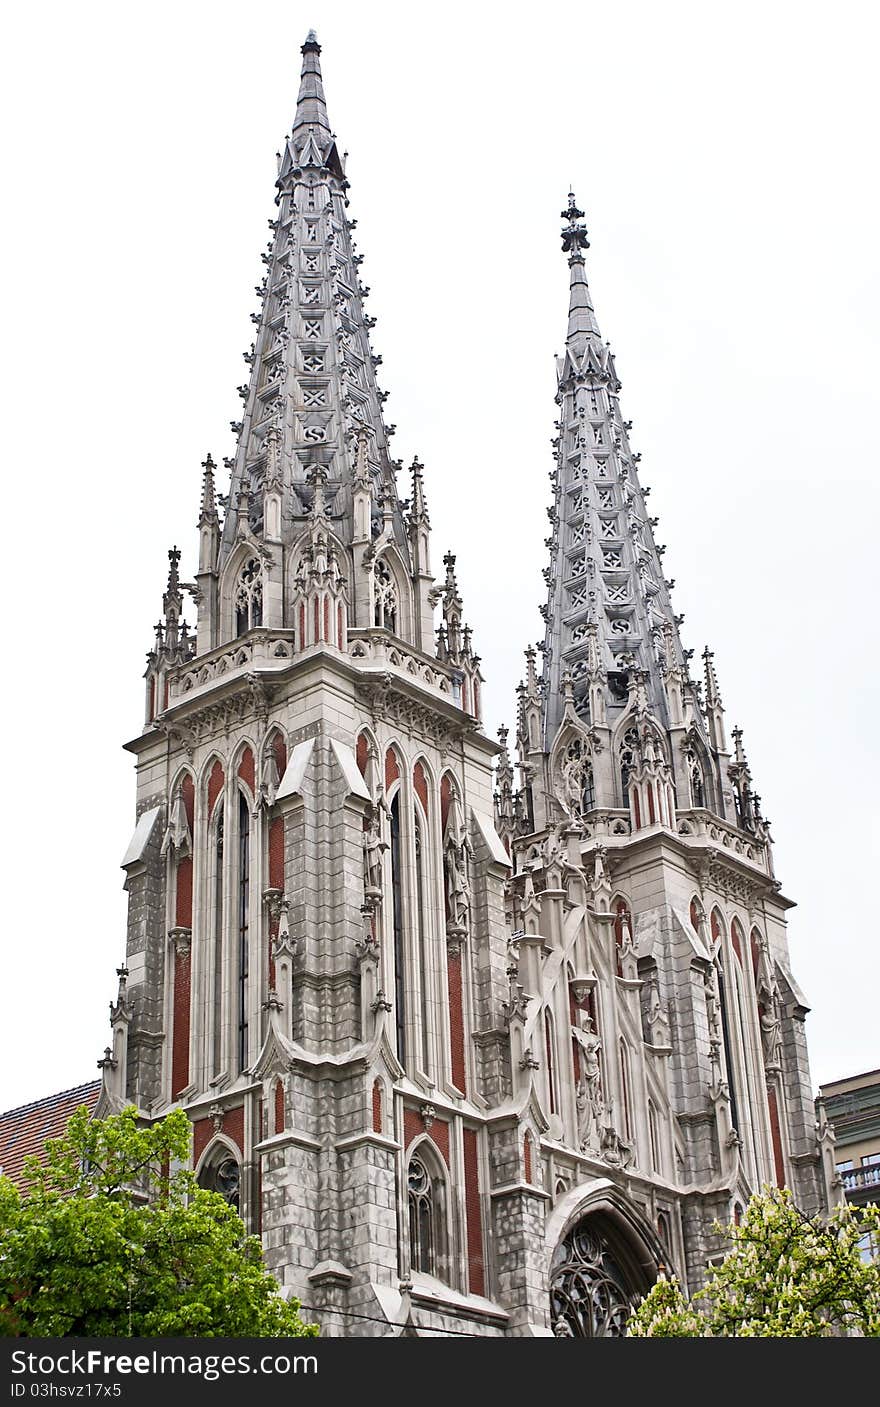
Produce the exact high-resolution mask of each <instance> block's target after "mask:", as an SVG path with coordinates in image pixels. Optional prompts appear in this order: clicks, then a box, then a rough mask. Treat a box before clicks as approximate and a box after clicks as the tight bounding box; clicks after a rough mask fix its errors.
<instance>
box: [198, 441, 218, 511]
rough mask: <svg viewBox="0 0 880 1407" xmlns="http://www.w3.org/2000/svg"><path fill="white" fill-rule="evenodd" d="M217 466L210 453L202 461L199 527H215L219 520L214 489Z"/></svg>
mask: <svg viewBox="0 0 880 1407" xmlns="http://www.w3.org/2000/svg"><path fill="white" fill-rule="evenodd" d="M216 467H217V466H216V465H215V463H214V461H213V459H212V458H211V452H210V450H209V451H208V454H207V457H206V458H205V459H203V460H202V468H203V469H204V471H205V472H204V474H203V475H202V506H201V511H200V513H199V527H200V528H204V527H207V526H213V524H214V523H216V522H217V521H218V519H217V496H216V493H215V489H214V470H215V468H216Z"/></svg>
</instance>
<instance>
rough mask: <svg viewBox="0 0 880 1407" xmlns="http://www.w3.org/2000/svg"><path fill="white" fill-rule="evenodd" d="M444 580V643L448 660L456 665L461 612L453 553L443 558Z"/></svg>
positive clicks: (458, 656) (459, 646)
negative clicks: (447, 650)
mask: <svg viewBox="0 0 880 1407" xmlns="http://www.w3.org/2000/svg"><path fill="white" fill-rule="evenodd" d="M443 565H444V567H445V568H446V580H445V582H444V584H443V623H444V625H445V627H446V643H447V646H448V649H449V658H450V659H451V660H452V661H453V663H455V664H457V663H458V661H459V659H460V657H461V612H462V600H461V596H460V594H459V590H458V582H457V580H456V577H455V553H454V552H447V553H446V556H445V557H444V558H443Z"/></svg>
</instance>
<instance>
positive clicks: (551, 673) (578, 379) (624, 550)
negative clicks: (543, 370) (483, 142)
mask: <svg viewBox="0 0 880 1407" xmlns="http://www.w3.org/2000/svg"><path fill="white" fill-rule="evenodd" d="M562 218H563V221H564V225H563V230H562V247H563V250H564V252H565V253H567V255H568V263H569V270H570V292H569V310H568V326H567V334H566V346H565V354H564V356H562V357H561V358H560V359H559V360H558V363H557V393H556V402H557V405H558V406H559V419H558V421H557V424H556V430H557V433H556V436H555V437H554V440H553V449H554V467H553V470H552V472H551V475H550V477H551V482H552V483H553V485H554V489H555V495H554V502H553V505H552V506H551V507H550V508H549V509H548V515H549V518H550V523H551V529H552V530H551V535H550V537H549V538H548V539H547V545H548V546H549V548H550V566H549V568H548V569H547V571H546V572H545V578H546V580H547V583H548V595H547V602H546V605H544V606H543V607H542V608H541V614H542V615H543V617H544V621H545V635H544V642H543V646H542V653H543V656H544V667H543V689H542V701H543V702H542V707H543V713H544V729H543V733H544V746H545V747H547V748H549V747H550V746H551V745H552V742H553V739H554V737H555V735H556V731H557V729H558V727H559V725H560V723H561V721H562V718H563V715H564V712H565V690H564V688H563V678H564V676H565V675H566V673H570V675H571V680H572V687H573V691H574V706H575V709H576V711H577V713H578V715H579V716H580V717H581V718H582V719H583V720H584V721H585V722H588V721H589V722H592V723H594V724H595V723H598V722H600V721H601V722H602V723H603V724H604V721H605V719H606V718H607V722H608V723H609V724H610V725H612V726H613V725H614V723H615V722H616V720H617V719H618V718H619V717H620V716H621V714H622V712H623V711H624V710H625V709H627V708H633V707H640V706H642V704H641V701H644V704H645V706H647V708H648V709H649V710H650V711H651V712H653V713H654V714H655V715H656V716H657V717H658V718H659V719H661V720H662V721H663V722H664V723H665V724H669V723H670V721H671V720H670V718H669V716H668V715H669V707H668V695H667V688H666V681H667V678H668V675H669V672H670V671H672V672H673V673H675V672H678V674H679V675H680V677H681V680H682V682H683V684H684V683H685V681H686V680H687V676H688V669H687V660H688V658H689V655H688V653H686V652H685V651H684V650H683V649H682V646H681V641H680V639H679V636H678V618H677V617H676V616H675V615H674V614H673V610H672V603H671V600H670V595H669V593H670V589H671V587H672V582H670V581H667V580H666V577H665V575H664V572H663V567H662V556H663V552H664V551H665V549H664V547H663V546H662V545H658V544H657V543H655V541H654V536H653V529H654V527H655V526H656V522H657V520H656V518H651V517H650V516H649V514H648V509H647V504H646V499H647V496H648V493H649V492H650V490H648V489H643V488H642V486H641V484H640V483H639V477H638V470H637V464H638V460H639V456H638V455H637V454H634V453H633V452H632V450H631V448H630V444H629V436H628V431H629V428H630V426H629V423H628V422H625V421H624V420H623V417H622V415H621V411H620V403H619V392H620V382H619V381H618V379H617V372H616V369H615V366H614V359H613V357H612V355H611V350H610V348H609V346H608V344H607V343H604V342H603V341H602V340H601V337H600V334H599V324H598V322H597V320H596V314H595V312H594V309H593V302H592V298H591V296H590V290H589V286H588V283H587V275H586V269H585V263H584V252H585V250H586V249H588V248H589V241H588V239H587V230H586V226H585V225H584V223H583V211H582V210H580V209H579V208H578V205H577V202H576V200H575V197H574V194H573V193H572V194H569V197H568V204H567V206H566V208H565V209H564V210H563V211H562ZM636 684H637V685H638V688H637V689H636V688H635V685H636ZM600 694H601V695H603V696H604V698H600V697H599V695H600ZM698 726H700V727H702V722H701V720H698Z"/></svg>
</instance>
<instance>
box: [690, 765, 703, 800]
mask: <svg viewBox="0 0 880 1407" xmlns="http://www.w3.org/2000/svg"><path fill="white" fill-rule="evenodd" d="M691 801H692V802H693V804H694V806H699V807H704V806H705V805H706V786H705V783H704V781H703V769H702V767H701V766H700V764H699V762H694V763H693V766H692V767H691Z"/></svg>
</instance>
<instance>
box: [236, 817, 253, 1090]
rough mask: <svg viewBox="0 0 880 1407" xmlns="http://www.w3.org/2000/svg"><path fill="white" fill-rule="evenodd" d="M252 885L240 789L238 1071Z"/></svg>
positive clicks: (242, 1063)
mask: <svg viewBox="0 0 880 1407" xmlns="http://www.w3.org/2000/svg"><path fill="white" fill-rule="evenodd" d="M250 885H251V812H250V807H249V806H248V803H247V799H246V797H245V796H244V794H243V793H242V794H241V795H240V796H239V799H238V883H237V888H238V990H237V998H238V1000H237V1016H238V1043H237V1050H236V1055H237V1061H238V1069H239V1071H241V1070H244V1069H246V1068H247V1063H248V928H249V909H250Z"/></svg>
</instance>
